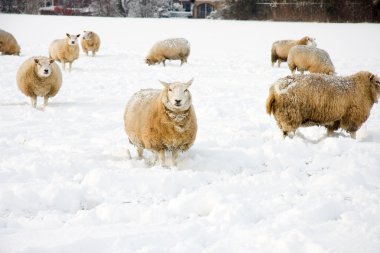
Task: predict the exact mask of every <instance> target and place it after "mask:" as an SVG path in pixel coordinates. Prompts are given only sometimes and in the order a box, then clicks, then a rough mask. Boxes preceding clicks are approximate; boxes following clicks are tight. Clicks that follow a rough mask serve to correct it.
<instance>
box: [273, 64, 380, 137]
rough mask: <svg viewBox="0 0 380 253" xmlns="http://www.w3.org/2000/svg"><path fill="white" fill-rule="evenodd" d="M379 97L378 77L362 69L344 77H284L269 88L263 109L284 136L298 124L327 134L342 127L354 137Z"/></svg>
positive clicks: (313, 75)
mask: <svg viewBox="0 0 380 253" xmlns="http://www.w3.org/2000/svg"><path fill="white" fill-rule="evenodd" d="M379 96H380V79H379V78H378V77H377V76H375V75H373V74H372V73H370V72H366V71H361V72H358V73H356V74H354V75H351V76H347V77H340V76H329V75H324V74H309V75H295V76H287V77H284V78H280V79H279V80H277V81H276V82H275V83H274V84H273V85H272V86H271V87H270V89H269V96H268V99H267V102H266V111H267V113H268V114H269V115H270V114H273V115H274V118H275V119H276V121H277V125H278V126H279V128H280V129H281V130H282V132H283V134H284V136H286V135H288V133H291V132H295V131H296V129H297V128H299V127H304V126H315V125H321V126H324V127H326V128H327V130H328V135H331V134H332V133H333V131H335V130H337V129H338V128H342V129H344V130H346V131H347V132H348V133H350V135H351V137H352V138H355V136H356V131H357V130H358V129H359V128H360V127H361V125H362V124H363V123H364V122H365V121H366V120H367V118H368V116H369V114H370V110H371V108H372V106H373V104H374V103H376V102H377V99H378V98H379Z"/></svg>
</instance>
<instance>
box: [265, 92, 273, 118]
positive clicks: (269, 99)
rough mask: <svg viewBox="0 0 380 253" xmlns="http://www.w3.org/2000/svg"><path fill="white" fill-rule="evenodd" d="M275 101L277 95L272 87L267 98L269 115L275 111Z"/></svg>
mask: <svg viewBox="0 0 380 253" xmlns="http://www.w3.org/2000/svg"><path fill="white" fill-rule="evenodd" d="M274 102H275V96H274V92H273V90H272V89H270V90H269V96H268V98H267V102H266V105H265V107H266V109H267V113H268V114H269V115H271V114H272V112H273V106H274Z"/></svg>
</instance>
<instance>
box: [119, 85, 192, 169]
mask: <svg viewBox="0 0 380 253" xmlns="http://www.w3.org/2000/svg"><path fill="white" fill-rule="evenodd" d="M160 82H161V83H162V85H163V86H164V88H163V89H162V90H159V89H144V90H140V91H138V92H136V93H135V94H134V95H133V96H132V97H131V98H130V100H129V102H128V103H127V106H126V109H125V114H124V126H125V132H126V133H127V135H128V138H129V142H130V143H131V144H133V145H134V146H135V147H136V149H137V154H138V158H139V159H141V158H142V155H143V150H144V149H147V150H150V151H152V152H153V153H154V155H155V157H154V161H153V164H155V163H156V162H157V159H158V158H159V160H160V163H161V165H162V166H165V151H171V154H172V157H171V161H172V165H174V166H176V165H177V157H178V153H179V152H180V151H182V152H184V151H187V150H188V149H189V148H190V147H191V146H192V145H193V143H194V141H195V137H196V134H197V118H196V115H195V111H194V108H193V105H192V99H191V94H190V91H189V90H188V88H189V86H190V85H191V84H192V82H193V80H190V81H188V82H187V83H180V82H174V83H166V82H162V81H160Z"/></svg>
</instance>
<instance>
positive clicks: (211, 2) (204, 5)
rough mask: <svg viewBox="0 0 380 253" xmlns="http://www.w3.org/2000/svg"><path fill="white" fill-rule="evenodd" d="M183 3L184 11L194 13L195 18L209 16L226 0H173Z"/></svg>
mask: <svg viewBox="0 0 380 253" xmlns="http://www.w3.org/2000/svg"><path fill="white" fill-rule="evenodd" d="M173 3H179V4H180V5H182V9H183V11H184V12H188V13H191V14H192V17H193V18H207V17H208V16H209V15H210V14H211V12H213V11H217V10H219V9H220V8H221V7H222V6H223V4H224V3H225V0H173Z"/></svg>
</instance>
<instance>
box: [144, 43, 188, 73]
mask: <svg viewBox="0 0 380 253" xmlns="http://www.w3.org/2000/svg"><path fill="white" fill-rule="evenodd" d="M189 54H190V43H189V42H188V41H187V40H186V39H184V38H172V39H166V40H162V41H158V42H156V43H155V44H154V45H153V47H152V48H151V49H150V51H149V53H148V56H147V57H146V58H145V63H147V64H148V65H153V64H156V63H158V64H160V63H161V62H162V63H163V65H164V66H165V61H166V60H181V66H182V64H183V63H187V57H189Z"/></svg>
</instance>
